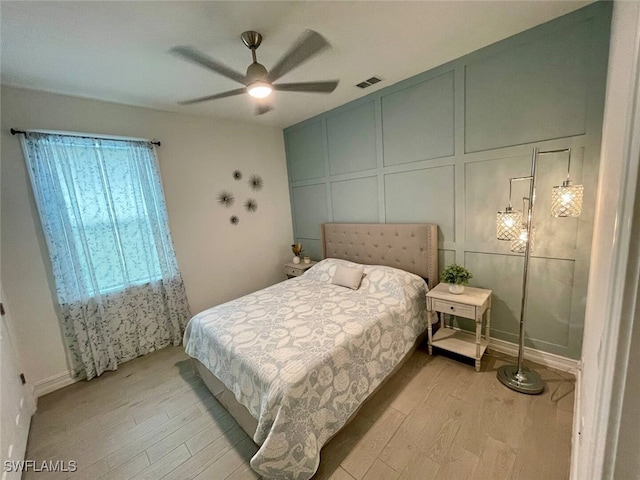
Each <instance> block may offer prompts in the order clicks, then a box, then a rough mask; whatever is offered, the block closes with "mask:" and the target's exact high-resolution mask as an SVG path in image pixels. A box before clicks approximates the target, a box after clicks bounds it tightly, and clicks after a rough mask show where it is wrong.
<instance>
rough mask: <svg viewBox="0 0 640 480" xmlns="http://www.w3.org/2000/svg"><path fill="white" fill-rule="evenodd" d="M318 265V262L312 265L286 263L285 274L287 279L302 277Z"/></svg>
mask: <svg viewBox="0 0 640 480" xmlns="http://www.w3.org/2000/svg"><path fill="white" fill-rule="evenodd" d="M316 263H318V262H313V261H312V262H311V263H304V262H300V263H285V264H284V274H285V275H286V276H287V279H289V278H293V277H298V276H300V275H302V274H303V273H304V272H306V271H307V270H309V269H310V268H311V267H313V266H314V265H315V264H316Z"/></svg>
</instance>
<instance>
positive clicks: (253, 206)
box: [244, 198, 258, 213]
mask: <svg viewBox="0 0 640 480" xmlns="http://www.w3.org/2000/svg"><path fill="white" fill-rule="evenodd" d="M244 208H245V209H246V210H247V212H250V213H251V212H255V211H256V210H257V209H258V202H256V201H255V200H254V199H253V198H250V199H249V200H247V201H246V202H244Z"/></svg>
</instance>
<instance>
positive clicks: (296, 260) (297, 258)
mask: <svg viewBox="0 0 640 480" xmlns="http://www.w3.org/2000/svg"><path fill="white" fill-rule="evenodd" d="M293 263H295V264H296V265H297V264H298V263H300V257H298V256H295V257H293Z"/></svg>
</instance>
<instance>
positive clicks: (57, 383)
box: [33, 371, 80, 399]
mask: <svg viewBox="0 0 640 480" xmlns="http://www.w3.org/2000/svg"><path fill="white" fill-rule="evenodd" d="M78 380H80V378H73V375H72V374H71V371H66V372H60V373H58V374H56V375H52V376H51V377H49V378H45V379H44V380H40V381H38V382H35V383H34V384H33V393H34V396H35V398H36V399H38V398H40V397H42V396H43V395H46V394H47V393H51V392H55V391H56V390H59V389H61V388H63V387H66V386H67V385H71V384H72V383H76V382H77V381H78Z"/></svg>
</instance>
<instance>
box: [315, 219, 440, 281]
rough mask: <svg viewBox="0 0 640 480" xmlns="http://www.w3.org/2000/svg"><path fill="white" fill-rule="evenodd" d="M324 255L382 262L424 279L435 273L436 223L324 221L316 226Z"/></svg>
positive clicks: (436, 254) (367, 263) (436, 276)
mask: <svg viewBox="0 0 640 480" xmlns="http://www.w3.org/2000/svg"><path fill="white" fill-rule="evenodd" d="M320 231H321V235H322V253H323V256H324V258H341V259H344V260H350V261H352V262H357V263H364V264H366V265H386V266H389V267H395V268H400V269H402V270H406V271H407V272H411V273H415V274H417V275H420V276H421V277H423V278H425V279H428V285H429V288H433V287H435V286H436V285H437V284H438V282H439V281H440V278H439V274H438V226H437V225H436V224H433V223H324V224H322V225H321V226H320Z"/></svg>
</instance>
